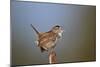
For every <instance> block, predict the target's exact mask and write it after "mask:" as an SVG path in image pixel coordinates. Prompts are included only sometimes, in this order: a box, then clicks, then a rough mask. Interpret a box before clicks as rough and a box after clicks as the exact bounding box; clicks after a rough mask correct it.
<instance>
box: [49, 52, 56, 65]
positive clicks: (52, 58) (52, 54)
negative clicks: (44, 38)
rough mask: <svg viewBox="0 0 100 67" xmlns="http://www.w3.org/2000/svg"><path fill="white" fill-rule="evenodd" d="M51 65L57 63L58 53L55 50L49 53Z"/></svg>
mask: <svg viewBox="0 0 100 67" xmlns="http://www.w3.org/2000/svg"><path fill="white" fill-rule="evenodd" d="M49 63H50V64H55V63H56V52H55V51H54V50H51V51H50V53H49Z"/></svg>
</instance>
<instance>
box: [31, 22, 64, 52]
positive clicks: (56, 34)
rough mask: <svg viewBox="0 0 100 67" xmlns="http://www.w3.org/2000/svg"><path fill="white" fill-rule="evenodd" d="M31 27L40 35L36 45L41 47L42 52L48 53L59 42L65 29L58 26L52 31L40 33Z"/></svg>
mask: <svg viewBox="0 0 100 67" xmlns="http://www.w3.org/2000/svg"><path fill="white" fill-rule="evenodd" d="M31 27H32V28H33V29H34V30H35V32H36V34H37V35H38V40H37V41H36V43H37V45H38V47H40V49H41V52H44V51H48V50H49V49H54V47H55V46H56V42H57V40H58V39H59V38H60V37H61V36H62V33H63V29H62V28H61V26H59V25H56V26H54V27H53V28H52V29H51V30H50V31H48V32H43V33H41V32H38V31H37V29H36V28H35V27H34V26H33V25H32V24H31Z"/></svg>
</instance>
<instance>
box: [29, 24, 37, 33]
mask: <svg viewBox="0 0 100 67" xmlns="http://www.w3.org/2000/svg"><path fill="white" fill-rule="evenodd" d="M31 27H32V28H33V29H34V31H35V32H36V34H38V35H39V32H38V31H37V29H36V28H35V27H34V26H33V25H32V24H31Z"/></svg>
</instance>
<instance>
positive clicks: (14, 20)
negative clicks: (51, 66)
mask: <svg viewBox="0 0 100 67" xmlns="http://www.w3.org/2000/svg"><path fill="white" fill-rule="evenodd" d="M30 24H33V25H34V26H35V27H36V29H38V31H40V32H46V31H49V30H50V29H51V28H52V27H53V26H54V25H61V26H62V27H63V29H64V30H65V32H64V33H63V37H62V38H61V39H60V40H59V41H58V43H57V46H56V47H55V51H56V54H57V63H69V62H81V61H95V60H96V52H95V51H96V6H86V5H84V6H83V5H73V4H54V3H39V2H18V1H15V0H11V63H12V64H13V65H29V64H48V53H47V52H44V53H41V51H40V49H39V48H38V47H37V45H36V44H35V42H34V41H36V39H37V38H36V33H35V32H34V31H33V30H32V28H31V26H30Z"/></svg>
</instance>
